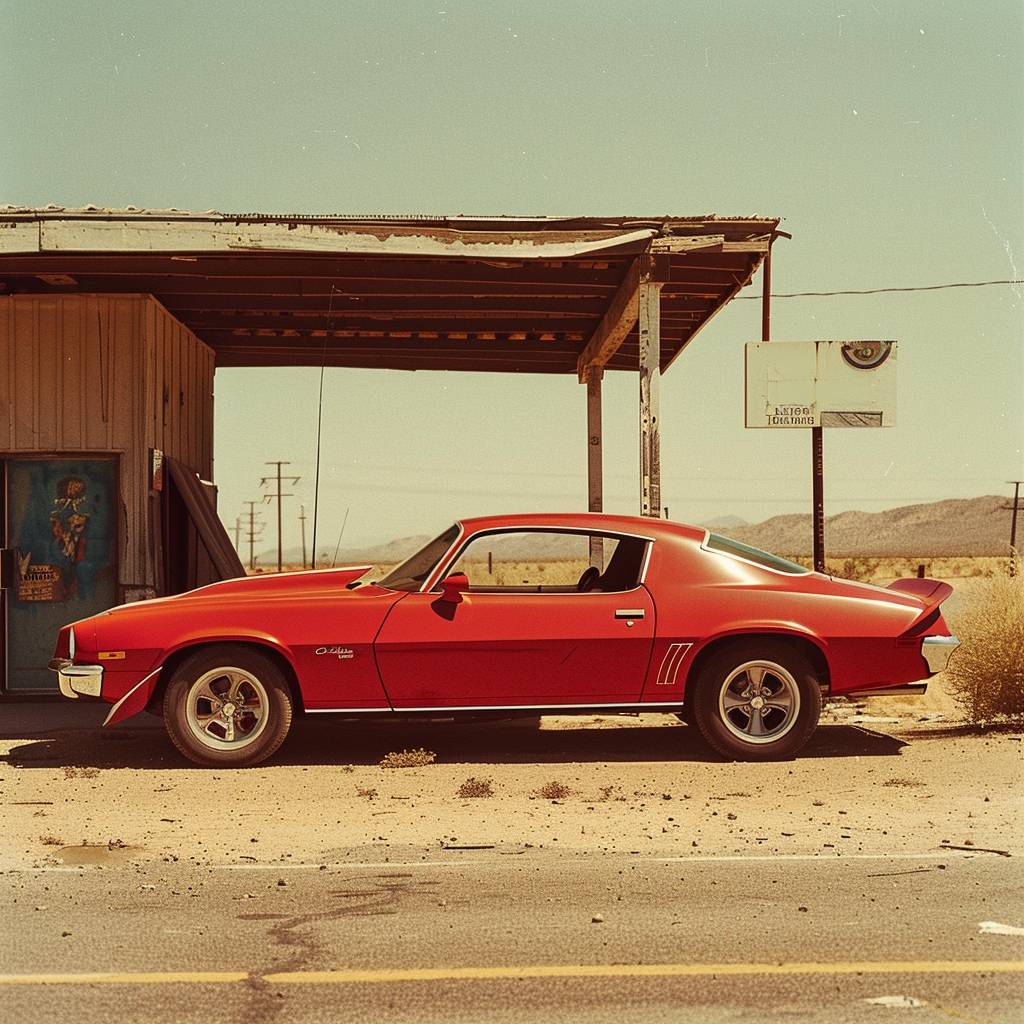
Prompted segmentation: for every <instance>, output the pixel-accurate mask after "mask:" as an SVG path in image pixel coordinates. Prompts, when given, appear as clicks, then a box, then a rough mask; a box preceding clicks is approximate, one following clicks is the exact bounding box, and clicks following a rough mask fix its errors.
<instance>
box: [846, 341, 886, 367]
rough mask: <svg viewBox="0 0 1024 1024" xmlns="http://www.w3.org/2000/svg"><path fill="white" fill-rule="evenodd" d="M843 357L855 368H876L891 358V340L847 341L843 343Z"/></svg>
mask: <svg viewBox="0 0 1024 1024" xmlns="http://www.w3.org/2000/svg"><path fill="white" fill-rule="evenodd" d="M842 352H843V359H844V360H845V362H846V363H847V364H848V365H849V366H852V367H853V368H854V369H855V370H874V369H875V368H876V367H879V366H881V365H882V363H884V362H885V361H886V359H888V358H889V353H890V352H892V342H891V341H847V342H844V343H843V348H842Z"/></svg>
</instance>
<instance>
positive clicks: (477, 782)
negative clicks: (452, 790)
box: [456, 775, 494, 800]
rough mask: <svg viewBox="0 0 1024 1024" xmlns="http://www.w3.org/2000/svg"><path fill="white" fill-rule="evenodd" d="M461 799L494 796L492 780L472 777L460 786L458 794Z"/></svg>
mask: <svg viewBox="0 0 1024 1024" xmlns="http://www.w3.org/2000/svg"><path fill="white" fill-rule="evenodd" d="M456 795H457V796H458V797H459V798H460V799H462V800H468V799H469V798H471V797H485V796H494V787H493V786H492V785H491V780H490V779H477V778H474V777H473V776H472V775H471V776H470V777H469V778H468V779H466V781H465V782H464V783H462V785H461V786H459V788H458V791H457V794H456Z"/></svg>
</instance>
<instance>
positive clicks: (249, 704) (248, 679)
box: [164, 644, 292, 768]
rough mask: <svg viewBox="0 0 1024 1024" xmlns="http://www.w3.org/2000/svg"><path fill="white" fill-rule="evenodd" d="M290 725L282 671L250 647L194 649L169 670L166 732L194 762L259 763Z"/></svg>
mask: <svg viewBox="0 0 1024 1024" xmlns="http://www.w3.org/2000/svg"><path fill="white" fill-rule="evenodd" d="M232 693H234V694H235V696H236V697H237V698H238V699H237V700H234V701H233V700H232ZM291 724H292V696H291V691H290V689H289V687H288V681H287V679H286V678H285V675H284V673H283V672H282V671H281V669H280V668H279V667H278V665H277V663H276V662H275V661H274V660H273V658H271V657H270V656H269V655H266V654H263V653H262V652H261V651H258V650H255V649H253V648H251V647H245V646H242V645H239V644H218V645H217V646H215V647H205V648H203V649H201V650H199V651H197V652H196V653H195V654H193V655H191V656H190V657H188V658H187V659H186V660H185V661H183V662H182V663H181V664H180V665H179V666H178V667H177V668H176V669H175V670H174V673H173V675H172V676H171V679H170V681H169V682H168V684H167V688H166V690H165V691H164V726H165V728H166V729H167V734H168V735H169V736H170V737H171V741H172V742H173V743H174V745H175V746H176V747H177V748H178V750H180V751H181V752H182V753H183V754H184V755H185V756H186V757H187V758H188V759H189V760H190V761H194V762H195V763H196V764H201V765H207V766H210V767H226V768H244V767H249V766H251V765H255V764H259V763H260V762H261V761H265V760H266V759H267V758H268V757H270V755H271V754H273V753H274V751H275V750H277V748H278V747H279V746H281V744H282V743H283V742H284V739H285V737H286V736H287V735H288V730H289V728H290V727H291Z"/></svg>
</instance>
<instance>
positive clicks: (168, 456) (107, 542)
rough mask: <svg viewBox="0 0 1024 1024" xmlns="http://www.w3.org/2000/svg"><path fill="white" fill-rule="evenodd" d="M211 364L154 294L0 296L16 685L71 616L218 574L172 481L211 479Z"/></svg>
mask: <svg viewBox="0 0 1024 1024" xmlns="http://www.w3.org/2000/svg"><path fill="white" fill-rule="evenodd" d="M213 369H214V354H213V350H212V349H211V348H210V347H209V346H208V345H206V344H204V343H203V342H201V341H200V340H199V339H198V338H197V337H196V336H195V334H193V333H192V331H190V330H189V329H188V328H187V327H185V326H184V325H183V324H182V323H181V322H180V321H178V320H176V319H175V318H174V317H172V316H171V315H170V314H169V313H168V312H167V310H166V309H164V307H163V306H162V305H161V304H160V303H159V302H158V301H157V300H156V299H154V298H153V297H152V296H151V295H88V294H71V295H14V296H0V470H2V473H3V482H4V487H3V502H2V504H3V505H4V506H5V507H4V508H3V510H2V513H3V515H2V518H3V519H4V520H5V526H6V529H5V533H6V534H7V535H8V543H7V545H6V546H7V547H8V548H9V549H10V551H11V552H12V555H13V558H12V559H10V560H9V562H10V564H9V566H8V572H9V574H10V575H11V576H12V579H11V585H10V586H9V587H8V588H6V589H7V590H8V591H10V593H9V595H8V597H9V600H8V601H7V604H8V607H7V608H6V609H5V612H6V619H7V630H6V644H5V647H6V651H5V653H6V662H7V665H8V669H9V671H8V681H7V682H8V689H9V690H10V691H12V692H17V691H18V690H23V689H24V690H41V689H42V690H45V689H48V688H50V687H52V683H53V680H52V674H51V673H48V672H46V669H45V665H46V661H47V660H48V657H43V656H41V652H42V654H45V653H46V648H47V647H48V646H49V647H52V642H53V635H54V634H53V630H55V629H57V628H59V627H60V626H61V625H63V624H64V623H65V622H67V621H69V619H73V618H80V617H83V616H85V615H88V614H92V613H93V612H96V611H100V610H102V609H103V608H105V607H110V606H111V605H114V604H120V603H122V602H125V601H134V600H140V599H143V598H147V597H155V596H157V595H158V594H160V593H167V592H174V591H177V590H183V589H187V588H188V586H189V585H195V584H196V583H199V582H204V581H206V580H208V579H211V578H216V573H211V572H210V571H209V570H208V568H207V567H206V566H204V565H203V562H204V560H205V551H204V546H203V545H202V543H201V542H200V537H199V536H198V534H197V533H196V531H195V530H190V529H188V528H187V527H185V528H184V530H183V529H182V526H181V521H182V518H183V516H182V512H181V510H180V508H179V507H178V505H177V496H176V495H175V493H174V490H173V487H172V483H173V482H172V481H170V480H168V479H167V476H168V474H167V472H166V470H167V467H168V466H169V465H170V461H169V460H174V462H175V464H177V465H179V466H181V467H183V468H184V469H185V470H187V471H189V472H191V474H193V475H194V477H195V478H196V479H202V480H207V481H208V480H211V479H212V476H213ZM154 471H155V477H154ZM165 483H166V486H165ZM186 486H187V485H186ZM155 488H158V489H159V490H156V489H155ZM161 510H164V514H163V515H161ZM183 533H184V536H182V534H183ZM168 556H170V564H167V563H168ZM190 563H191V571H190V570H189V565H190Z"/></svg>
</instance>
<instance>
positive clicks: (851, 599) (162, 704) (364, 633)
mask: <svg viewBox="0 0 1024 1024" xmlns="http://www.w3.org/2000/svg"><path fill="white" fill-rule="evenodd" d="M367 572H368V568H367V567H366V566H359V567H354V568H345V569H321V570H314V571H309V572H293V573H282V574H274V575H264V576H252V577H248V578H243V579H236V580H227V581H224V582H221V583H214V584H211V585H210V586H206V587H201V588H200V589H198V590H194V591H191V592H189V593H186V594H180V595H178V596H175V597H166V598H158V599H156V600H153V601H142V602H139V603H137V604H128V605H124V606H122V607H119V608H114V609H112V610H111V611H108V612H104V613H103V614H101V615H97V616H94V617H93V618H89V619H83V620H82V621H80V622H76V623H74V624H72V625H69V626H65V627H64V628H63V629H62V630H61V631H60V634H59V637H58V641H57V649H56V652H55V658H54V660H53V662H52V663H51V668H53V669H54V670H55V671H57V673H58V675H59V678H60V688H61V692H62V693H63V694H64V696H66V697H71V698H76V699H77V698H79V697H92V698H98V699H100V700H104V701H107V702H108V703H110V704H112V705H113V707H112V708H111V710H110V714H109V715H108V717H107V720H106V723H105V724H113V723H115V722H119V721H121V720H123V719H125V718H127V717H129V716H130V715H134V714H136V713H138V712H139V711H142V710H150V711H154V712H157V713H160V712H161V711H162V714H163V717H164V721H165V723H166V727H167V731H168V733H169V734H170V737H171V739H172V740H173V741H174V743H175V745H176V746H177V747H178V749H179V750H180V751H181V752H182V753H183V754H184V755H185V756H186V757H189V758H191V759H192V760H193V761H197V762H199V763H200V764H206V765H253V764H257V763H259V762H260V761H263V760H264V759H265V758H267V757H269V756H270V755H271V754H273V753H274V751H275V750H277V748H278V747H279V746H280V745H281V743H282V741H283V740H284V738H285V736H286V735H287V734H288V729H289V726H290V725H291V721H292V717H293V715H294V714H296V713H297V712H305V713H306V714H331V713H332V714H337V715H341V716H342V717H348V716H352V717H355V716H365V715H388V716H391V715H395V714H420V715H437V714H438V713H443V714H444V716H445V717H448V716H450V715H452V714H468V715H475V716H480V715H491V716H493V717H507V716H509V715H514V714H516V713H521V714H537V713H538V712H543V711H550V712H556V711H557V712H559V713H562V714H564V713H593V712H595V711H608V710H610V709H614V710H616V711H623V712H638V711H654V710H658V711H667V712H674V713H676V714H678V715H679V716H680V717H682V718H683V719H684V720H685V721H686V722H687V723H690V724H692V725H695V726H696V727H697V728H698V729H699V730H700V732H701V734H702V735H703V736H704V738H705V739H706V740H707V742H708V743H710V744H711V746H712V747H714V748H715V750H717V751H719V752H720V753H721V754H723V755H725V756H726V757H729V758H735V759H745V760H766V759H774V758H780V757H789V756H791V755H793V754H795V753H796V752H797V751H798V750H800V748H801V747H802V746H803V745H804V744H805V743H806V742H807V740H808V738H809V737H810V736H811V734H812V733H813V732H814V729H815V727H816V725H817V723H818V717H819V713H820V710H821V701H822V695H823V694H824V695H826V696H828V695H832V696H838V695H851V694H864V693H867V692H871V693H900V692H902V693H907V692H918V693H920V692H923V691H924V686H923V685H921V684H920V681H921V680H924V679H927V677H928V676H930V675H933V674H934V673H935V672H938V671H941V670H942V669H943V668H944V667H945V664H946V661H947V660H948V658H949V656H950V654H951V653H952V651H953V649H954V648H955V647H956V646H957V640H956V638H955V637H953V636H951V635H950V632H949V629H948V628H947V627H946V624H945V622H944V621H943V618H942V614H941V611H940V607H939V606H940V605H941V603H942V602H943V601H944V600H945V599H946V598H947V597H948V596H949V594H950V593H951V588H950V587H949V586H948V584H945V583H941V582H938V581H936V580H927V579H908V580H897V581H896V582H895V583H893V584H891V586H889V587H888V588H885V589H883V588H879V587H874V586H869V585H868V584H864V583H856V582H852V581H849V580H842V579H835V578H833V577H830V576H826V575H822V574H820V573H816V572H810V571H808V570H807V569H805V568H804V567H803V566H800V565H797V564H795V563H793V562H789V561H786V560H785V559H782V558H778V557H776V556H774V555H770V554H767V553H765V552H763V551H759V550H757V549H756V548H752V547H748V546H747V545H745V544H741V543H738V542H737V541H734V540H730V539H728V538H726V537H720V536H717V535H715V534H713V533H709V532H708V531H707V530H704V529H698V528H695V527H691V526H683V525H681V524H679V523H673V522H666V521H664V520H658V519H640V518H634V517H629V516H612V515H596V514H582V515H510V516H495V517H490V518H486V519H466V520H463V521H461V522H458V523H456V524H455V525H454V526H452V527H451V528H449V529H447V530H445V531H444V533H442V534H441V535H440V536H439V537H437V538H435V539H434V540H432V541H430V542H429V543H428V544H425V545H424V546H423V547H422V548H421V549H420V550H419V551H417V552H416V553H415V554H414V555H412V556H411V557H410V558H408V559H407V560H406V561H404V562H403V563H402V564H401V565H399V566H397V567H396V568H394V569H392V570H391V572H389V573H387V574H386V575H385V576H383V577H382V578H381V579H371V580H364V579H362V577H364V576H365V575H366V573H367ZM913 684H917V685H913Z"/></svg>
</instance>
